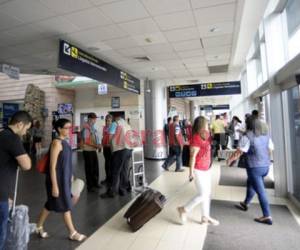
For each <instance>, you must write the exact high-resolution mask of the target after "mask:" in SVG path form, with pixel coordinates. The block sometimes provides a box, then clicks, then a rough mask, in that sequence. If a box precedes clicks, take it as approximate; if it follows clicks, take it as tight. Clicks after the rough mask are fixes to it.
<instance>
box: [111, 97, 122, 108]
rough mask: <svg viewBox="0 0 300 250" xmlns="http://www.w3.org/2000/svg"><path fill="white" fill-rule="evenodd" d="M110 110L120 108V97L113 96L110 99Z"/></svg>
mask: <svg viewBox="0 0 300 250" xmlns="http://www.w3.org/2000/svg"><path fill="white" fill-rule="evenodd" d="M111 108H113V109H119V108H120V97H119V96H113V97H112V98H111Z"/></svg>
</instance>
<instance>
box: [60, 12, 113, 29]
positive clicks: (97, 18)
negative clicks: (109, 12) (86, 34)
mask: <svg viewBox="0 0 300 250" xmlns="http://www.w3.org/2000/svg"><path fill="white" fill-rule="evenodd" d="M64 17H65V18H66V19H68V20H69V21H70V22H71V23H73V24H74V25H76V26H77V27H79V28H80V29H87V28H92V27H96V26H105V25H109V24H112V23H113V22H112V21H111V20H110V19H109V18H107V17H106V16H105V15H103V13H102V12H101V11H100V10H99V9H97V8H91V9H88V10H83V11H77V12H73V13H71V14H67V15H65V16H64Z"/></svg>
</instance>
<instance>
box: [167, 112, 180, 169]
mask: <svg viewBox="0 0 300 250" xmlns="http://www.w3.org/2000/svg"><path fill="white" fill-rule="evenodd" d="M183 144H184V141H183V136H182V132H181V128H180V126H179V116H178V115H176V116H174V117H173V123H171V124H170V126H169V145H170V150H169V151H170V152H169V155H168V158H167V159H166V161H165V162H164V163H163V165H162V168H163V169H165V170H166V171H169V167H170V166H171V165H172V164H173V162H174V158H175V160H176V169H175V172H183V171H184V169H183V168H182V158H181V153H182V149H183Z"/></svg>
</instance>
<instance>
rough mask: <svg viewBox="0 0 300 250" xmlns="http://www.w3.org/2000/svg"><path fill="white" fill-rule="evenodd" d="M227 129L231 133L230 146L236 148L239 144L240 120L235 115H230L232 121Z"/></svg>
mask: <svg viewBox="0 0 300 250" xmlns="http://www.w3.org/2000/svg"><path fill="white" fill-rule="evenodd" d="M229 130H230V133H231V141H232V148H237V147H238V144H239V140H240V138H241V134H242V132H243V131H242V121H241V120H240V119H239V118H238V117H237V116H234V117H232V121H231V123H230V125H229Z"/></svg>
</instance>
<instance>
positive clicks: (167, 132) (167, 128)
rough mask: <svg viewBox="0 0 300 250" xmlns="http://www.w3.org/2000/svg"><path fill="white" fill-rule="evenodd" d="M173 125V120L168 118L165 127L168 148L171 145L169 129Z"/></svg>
mask: <svg viewBox="0 0 300 250" xmlns="http://www.w3.org/2000/svg"><path fill="white" fill-rule="evenodd" d="M171 123H172V118H171V117H168V119H167V123H166V124H165V126H164V134H165V141H166V145H167V146H168V144H169V128H170V125H171Z"/></svg>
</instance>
